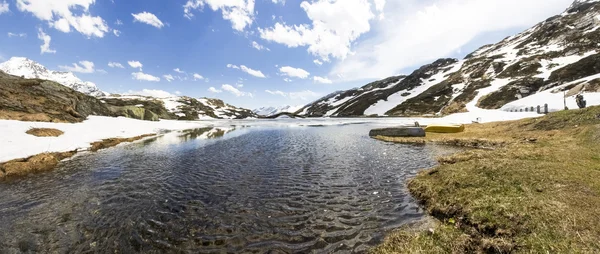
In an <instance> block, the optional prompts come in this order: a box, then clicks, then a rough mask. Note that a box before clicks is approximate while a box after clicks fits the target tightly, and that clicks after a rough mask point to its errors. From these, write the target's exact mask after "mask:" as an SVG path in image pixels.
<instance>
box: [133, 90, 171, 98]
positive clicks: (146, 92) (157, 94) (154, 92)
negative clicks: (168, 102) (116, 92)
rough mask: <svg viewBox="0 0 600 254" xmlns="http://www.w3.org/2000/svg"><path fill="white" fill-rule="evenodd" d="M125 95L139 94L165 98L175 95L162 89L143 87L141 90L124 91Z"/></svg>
mask: <svg viewBox="0 0 600 254" xmlns="http://www.w3.org/2000/svg"><path fill="white" fill-rule="evenodd" d="M125 94H126V95H141V96H152V97H156V98H167V97H175V95H173V94H171V93H169V92H167V91H163V90H154V89H143V90H142V91H132V90H129V92H127V93H125Z"/></svg>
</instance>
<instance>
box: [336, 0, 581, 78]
mask: <svg viewBox="0 0 600 254" xmlns="http://www.w3.org/2000/svg"><path fill="white" fill-rule="evenodd" d="M571 2H572V0H529V1H522V0H487V1H466V0H434V1H419V0H406V1H388V2H387V3H386V4H385V12H386V13H394V15H388V16H386V18H385V19H384V20H382V21H380V22H378V23H377V25H376V26H375V27H374V29H373V31H375V33H374V34H373V36H372V37H371V38H367V39H365V40H361V41H360V42H358V43H357V44H356V46H355V47H354V48H353V51H354V52H355V54H353V55H349V56H348V57H347V58H346V59H344V60H343V61H339V62H337V63H336V64H335V65H334V66H333V68H332V71H331V72H330V73H329V76H331V77H335V76H341V77H343V79H345V80H346V81H351V80H360V79H379V78H384V77H388V76H391V75H396V74H398V73H400V72H401V71H402V70H403V69H405V68H409V67H410V68H413V67H417V66H419V65H422V64H426V63H429V62H431V61H433V60H435V59H438V58H441V57H446V56H449V55H452V54H454V52H456V51H457V50H458V49H460V48H461V47H463V46H464V45H466V44H467V43H469V42H470V41H472V40H473V39H474V38H476V37H478V36H482V35H485V34H486V33H492V32H496V31H506V30H509V29H522V28H526V27H530V26H532V25H534V24H536V23H537V22H539V21H540V20H544V19H546V18H547V17H549V16H551V15H554V14H558V13H560V12H561V11H563V10H564V9H565V8H566V7H567V6H568V5H569V4H570V3H571ZM515 6H519V8H515ZM382 8H383V7H382Z"/></svg>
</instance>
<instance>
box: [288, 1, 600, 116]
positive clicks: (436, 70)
mask: <svg viewBox="0 0 600 254" xmlns="http://www.w3.org/2000/svg"><path fill="white" fill-rule="evenodd" d="M599 42H600V2H597V1H590V0H588V1H586V0H578V1H575V2H574V3H573V4H572V5H571V6H570V7H569V8H568V9H567V10H566V11H565V12H563V13H562V14H560V15H557V16H554V17H550V18H548V19H547V20H545V21H543V22H541V23H539V24H537V25H535V26H534V27H532V28H530V29H528V30H526V31H524V32H522V33H519V34H517V35H515V36H511V37H508V38H506V39H504V40H502V41H501V42H498V43H496V44H491V45H485V46H483V47H481V48H479V49H478V50H476V51H475V52H473V53H471V54H469V55H468V56H467V57H465V59H463V60H457V59H440V60H437V61H435V62H434V63H432V64H429V65H425V66H423V67H421V68H419V69H418V70H416V71H414V72H413V73H412V74H410V75H408V76H405V77H402V76H400V77H391V78H388V79H384V80H381V81H377V82H374V83H371V84H379V85H374V86H370V85H371V84H369V85H367V86H365V87H362V88H359V89H352V90H348V91H342V92H337V93H335V94H333V95H330V96H327V97H324V98H322V99H320V100H318V101H316V102H314V103H311V104H309V105H307V106H305V107H304V108H303V109H302V110H300V111H299V112H298V113H300V114H301V115H305V116H363V115H387V116H411V115H424V114H438V113H441V114H450V113H456V112H464V111H468V110H469V107H471V108H473V107H477V108H483V109H499V108H502V107H506V105H507V104H509V103H511V102H514V101H517V100H520V99H522V98H526V97H528V96H531V95H535V94H537V93H540V92H545V91H548V92H551V93H562V92H563V91H568V92H569V94H574V93H578V92H585V93H598V92H600V89H599V88H598V85H597V84H598V83H600V80H599V79H598V78H599V77H596V75H597V74H599V73H600V52H598V48H599V46H600V44H599Z"/></svg>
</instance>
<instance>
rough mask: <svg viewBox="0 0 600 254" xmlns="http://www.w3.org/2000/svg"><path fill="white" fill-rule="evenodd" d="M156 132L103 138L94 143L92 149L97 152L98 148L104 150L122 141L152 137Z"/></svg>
mask: <svg viewBox="0 0 600 254" xmlns="http://www.w3.org/2000/svg"><path fill="white" fill-rule="evenodd" d="M154 135H156V134H144V135H141V136H137V137H132V138H108V139H103V140H102V141H98V142H94V143H92V147H91V148H90V151H92V152H96V151H98V150H102V149H106V148H109V147H113V146H116V145H118V144H121V143H125V142H133V141H137V140H140V139H143V138H146V137H151V136H154Z"/></svg>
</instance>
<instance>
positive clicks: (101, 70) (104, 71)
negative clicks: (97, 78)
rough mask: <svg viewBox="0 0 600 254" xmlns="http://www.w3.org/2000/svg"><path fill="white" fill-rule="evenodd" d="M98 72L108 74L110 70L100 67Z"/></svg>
mask: <svg viewBox="0 0 600 254" xmlns="http://www.w3.org/2000/svg"><path fill="white" fill-rule="evenodd" d="M96 72H98V73H101V74H107V73H108V71H106V70H104V69H98V70H96Z"/></svg>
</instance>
